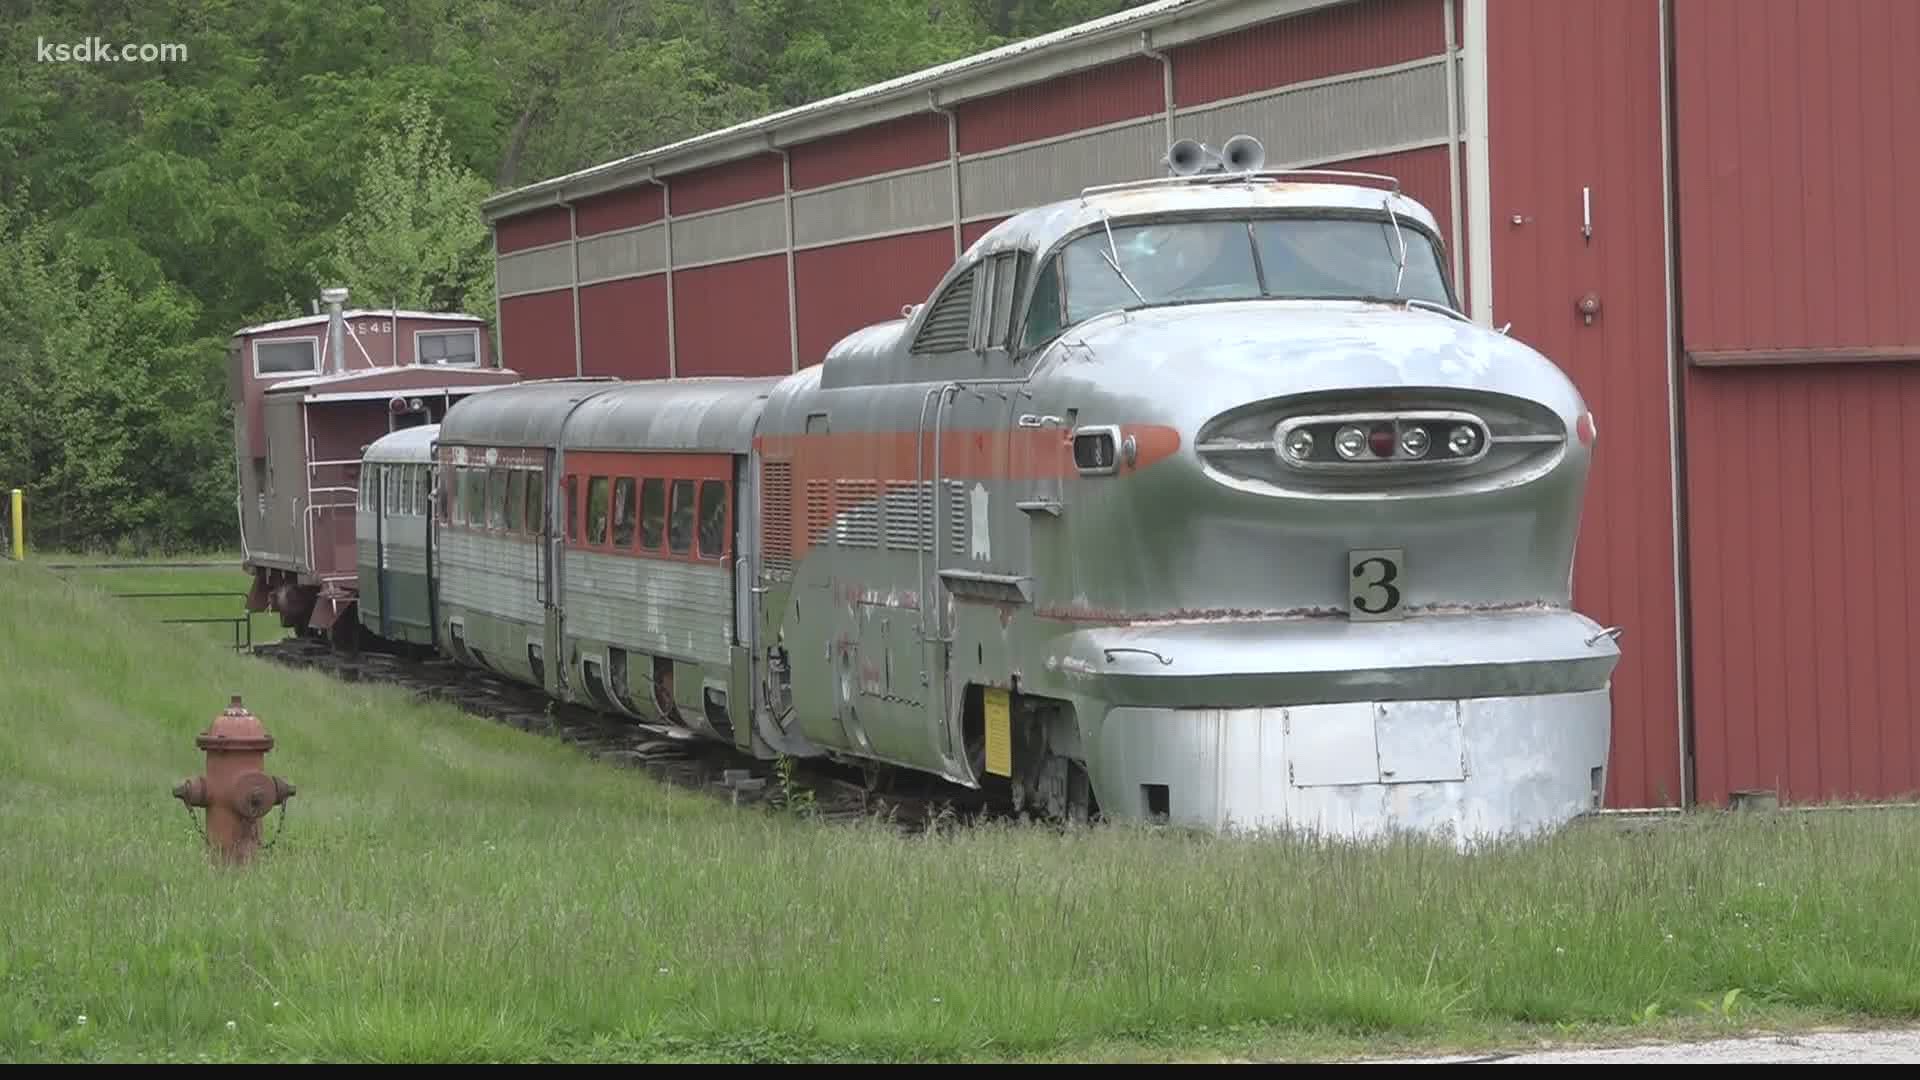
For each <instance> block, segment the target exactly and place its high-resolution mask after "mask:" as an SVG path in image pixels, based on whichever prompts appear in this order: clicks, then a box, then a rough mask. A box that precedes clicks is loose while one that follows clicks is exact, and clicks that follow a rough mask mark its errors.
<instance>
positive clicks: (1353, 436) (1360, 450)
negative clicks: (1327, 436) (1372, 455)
mask: <svg viewBox="0 0 1920 1080" xmlns="http://www.w3.org/2000/svg"><path fill="white" fill-rule="evenodd" d="M1333 448H1334V449H1335V450H1336V451H1338V452H1339V454H1340V456H1341V457H1343V458H1346V459H1347V460H1348V461H1352V460H1354V459H1355V458H1358V457H1359V456H1360V455H1361V454H1364V453H1366V452H1367V433H1366V432H1364V431H1362V430H1360V429H1359V428H1357V427H1354V426H1353V425H1352V424H1348V425H1347V426H1346V427H1343V428H1341V429H1340V431H1339V432H1338V433H1337V434H1335V435H1334V437H1333Z"/></svg>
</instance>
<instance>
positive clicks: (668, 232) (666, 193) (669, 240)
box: [647, 167, 680, 379]
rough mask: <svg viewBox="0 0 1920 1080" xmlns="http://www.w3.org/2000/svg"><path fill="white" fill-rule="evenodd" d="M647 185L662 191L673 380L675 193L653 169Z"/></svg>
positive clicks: (676, 371)
mask: <svg viewBox="0 0 1920 1080" xmlns="http://www.w3.org/2000/svg"><path fill="white" fill-rule="evenodd" d="M647 183H649V184H652V185H654V186H655V187H658V188H659V189H660V227H661V228H662V229H664V230H665V235H664V237H663V242H664V244H665V245H666V249H667V378H669V379H672V378H678V377H679V375H680V351H679V345H678V342H677V340H676V335H675V334H674V328H673V323H674V318H673V191H672V189H670V188H669V187H668V186H667V182H666V181H665V180H662V179H660V178H659V177H657V176H655V175H654V174H653V169H652V167H648V169H647Z"/></svg>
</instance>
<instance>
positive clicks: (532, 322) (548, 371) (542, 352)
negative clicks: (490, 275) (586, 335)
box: [500, 291, 574, 379]
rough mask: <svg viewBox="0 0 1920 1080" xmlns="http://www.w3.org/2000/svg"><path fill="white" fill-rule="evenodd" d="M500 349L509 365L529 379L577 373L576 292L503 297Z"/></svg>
mask: <svg viewBox="0 0 1920 1080" xmlns="http://www.w3.org/2000/svg"><path fill="white" fill-rule="evenodd" d="M500 353H501V357H502V359H503V360H504V361H505V363H506V366H507V367H510V368H512V369H513V370H515V371H517V372H519V373H520V374H521V375H522V376H524V377H526V378H529V379H551V378H555V377H559V376H566V375H572V374H574V362H573V294H572V293H571V292H567V291H556V292H541V293H528V294H526V295H524V296H505V297H501V299H500Z"/></svg>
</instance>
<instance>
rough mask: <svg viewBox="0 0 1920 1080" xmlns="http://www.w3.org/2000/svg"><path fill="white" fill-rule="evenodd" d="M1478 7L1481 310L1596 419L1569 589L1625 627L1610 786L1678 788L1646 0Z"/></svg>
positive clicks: (1649, 798)
mask: <svg viewBox="0 0 1920 1080" xmlns="http://www.w3.org/2000/svg"><path fill="white" fill-rule="evenodd" d="M1488 7H1489V13H1488V20H1487V31H1488V57H1489V67H1488V96H1489V99H1490V103H1491V104H1490V112H1489V117H1488V141H1489V147H1490V154H1491V158H1492V167H1491V175H1490V178H1489V179H1490V186H1491V201H1492V213H1491V215H1490V224H1491V229H1492V247H1493V252H1492V255H1493V323H1494V325H1496V326H1499V325H1504V324H1506V323H1507V322H1509V321H1511V322H1512V324H1513V327H1512V330H1511V331H1510V333H1511V334H1512V335H1513V336H1514V337H1515V338H1518V339H1519V340H1521V341H1524V342H1526V343H1528V344H1529V345H1532V346H1534V347H1535V348H1537V349H1539V350H1541V351H1542V352H1543V353H1545V354H1546V355H1547V356H1548V357H1550V358H1551V359H1553V360H1554V361H1555V362H1556V363H1558V364H1560V366H1561V367H1562V368H1563V369H1565V370H1566V371H1567V372H1568V374H1569V375H1570V376H1571V377H1572V378H1573V380H1574V382H1575V383H1576V384H1577V385H1578V387H1579V389H1580V392H1581V394H1582V395H1583V396H1584V397H1585V398H1586V400H1587V402H1588V405H1589V407H1590V408H1591V409H1592V410H1593V412H1594V415H1595V418H1596V420H1597V426H1598V429H1599V442H1598V452H1597V455H1596V463H1595V466H1594V470H1593V473H1592V476H1591V481H1590V488H1589V494H1588V500H1587V505H1586V510H1585V514H1584V516H1583V520H1582V535H1581V541H1580V546H1579V549H1578V551H1577V553H1576V556H1575V563H1574V602H1575V604H1576V605H1577V606H1578V607H1579V608H1580V609H1581V610H1582V611H1584V612H1586V613H1587V614H1589V615H1591V616H1592V617H1593V618H1595V619H1598V620H1600V621H1601V623H1602V624H1603V625H1619V626H1623V627H1625V636H1624V638H1623V639H1622V640H1621V642H1620V645H1621V649H1622V652H1623V654H1624V655H1623V657H1622V660H1621V664H1620V667H1619V669H1618V670H1617V673H1616V676H1615V679H1614V685H1613V709H1614V729H1613V754H1612V760H1611V764H1610V766H1609V770H1608V772H1609V775H1608V779H1607V792H1606V801H1607V803H1608V804H1609V805H1612V806H1672V805H1678V804H1679V802H1680V800H1681V798H1682V789H1681V765H1682V762H1681V756H1680V709H1679V699H1678V693H1679V681H1678V679H1679V676H1678V670H1679V667H1678V660H1677V656H1676V651H1677V650H1676V640H1677V636H1678V635H1677V631H1676V622H1675V611H1676V607H1677V603H1678V600H1677V589H1676V585H1675V580H1674V578H1675V575H1674V566H1673V563H1674V555H1673V536H1674V534H1673V510H1674V499H1673V496H1672V490H1671V489H1672V483H1671V476H1672V469H1673V455H1672V453H1671V450H1670V446H1669V432H1670V430H1671V425H1670V423H1669V414H1670V407H1669V402H1670V391H1669V379H1668V374H1669V363H1668V348H1667V341H1668V337H1667V334H1668V330H1667V314H1666V297H1667V293H1666V275H1665V272H1664V266H1665V259H1666V256H1665V222H1664V210H1663V199H1662V193H1661V176H1662V145H1661V101H1660V83H1661V79H1660V64H1661V58H1660V18H1661V14H1660V6H1659V2H1658V0H1561V2H1558V3H1553V4H1541V3H1535V2H1533V0H1490V2H1489V4H1488ZM1583 193H1584V199H1583ZM1588 203H1590V205H1591V207H1592V224H1593V234H1592V236H1591V238H1588V237H1586V236H1584V235H1583V233H1582V227H1583V225H1584V223H1585V214H1584V207H1585V205H1586V204H1588ZM1589 292H1591V293H1593V294H1594V295H1595V296H1597V297H1598V299H1599V301H1600V305H1601V306H1600V312H1599V314H1598V316H1597V317H1595V319H1594V320H1593V323H1592V324H1591V325H1588V324H1587V323H1586V322H1584V321H1583V319H1582V318H1581V316H1580V314H1579V312H1578V310H1577V307H1576V305H1577V304H1578V302H1579V300H1580V298H1581V297H1582V296H1584V295H1586V294H1588V293H1589Z"/></svg>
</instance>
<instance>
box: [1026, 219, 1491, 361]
mask: <svg viewBox="0 0 1920 1080" xmlns="http://www.w3.org/2000/svg"><path fill="white" fill-rule="evenodd" d="M1402 243H1404V244H1405V245H1406V246H1405V252H1406V269H1405V272H1404V273H1402V271H1401V250H1402V249H1401V244H1402ZM1260 299H1281V300H1394V299H1403V300H1428V301H1432V302H1434V303H1436V304H1445V305H1447V306H1448V307H1451V306H1453V299H1452V297H1450V296H1449V295H1448V294H1447V286H1446V281H1445V279H1444V278H1443V277H1442V275H1441V266H1440V256H1439V254H1438V252H1436V251H1435V250H1434V247H1433V244H1432V243H1431V242H1430V241H1429V240H1428V238H1427V235H1426V234H1425V233H1423V232H1421V231H1420V230H1419V229H1416V228H1413V227H1411V226H1410V225H1409V224H1407V223H1406V222H1404V221H1403V222H1401V223H1400V225H1399V228H1398V229H1396V228H1395V227H1394V224H1393V223H1391V222H1388V221H1368V220H1357V219H1341V218H1269V219H1255V220H1251V221H1249V220H1245V219H1242V220H1237V221H1235V220H1226V221H1220V220H1213V221H1157V222H1150V223H1147V224H1132V225H1115V226H1112V227H1111V228H1110V229H1108V228H1098V229H1095V230H1093V231H1092V232H1090V233H1087V234H1086V235H1084V236H1082V237H1080V238H1079V239H1077V240H1074V241H1073V242H1072V243H1070V244H1068V245H1067V247H1066V249H1065V250H1064V251H1063V252H1062V253H1061V254H1060V255H1059V256H1058V257H1057V258H1055V259H1051V260H1049V261H1048V265H1047V266H1046V267H1045V269H1044V270H1043V271H1042V274H1041V277H1040V281H1039V284H1038V288H1037V290H1036V294H1035V297H1034V306H1033V311H1032V312H1031V315H1030V317H1029V321H1028V328H1027V341H1028V343H1029V344H1038V343H1039V342H1041V341H1044V340H1046V339H1047V338H1049V337H1052V336H1053V334H1054V333H1056V332H1058V331H1059V330H1060V329H1061V328H1063V327H1067V326H1072V325H1074V324H1075V323H1079V322H1083V321H1085V320H1087V319H1090V318H1092V317H1094V316H1095V315H1099V314H1101V313H1103V312H1108V311H1116V310H1120V309H1122V308H1138V307H1147V306H1153V305H1160V304H1177V303H1191V302H1195V301H1207V300H1260Z"/></svg>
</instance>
